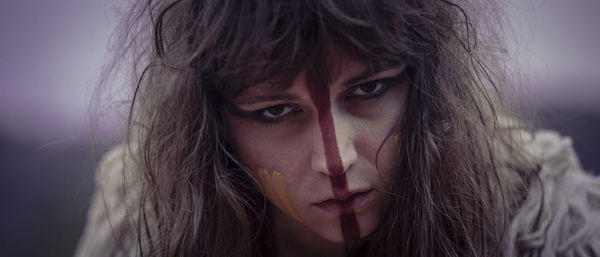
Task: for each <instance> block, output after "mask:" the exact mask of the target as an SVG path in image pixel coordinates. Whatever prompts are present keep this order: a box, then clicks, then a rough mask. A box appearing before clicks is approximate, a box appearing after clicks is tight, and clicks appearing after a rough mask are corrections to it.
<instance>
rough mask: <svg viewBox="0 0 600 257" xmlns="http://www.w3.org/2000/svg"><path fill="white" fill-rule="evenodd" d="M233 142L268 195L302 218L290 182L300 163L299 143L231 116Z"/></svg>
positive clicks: (295, 177) (296, 216)
mask: <svg viewBox="0 0 600 257" xmlns="http://www.w3.org/2000/svg"><path fill="white" fill-rule="evenodd" d="M228 122H229V124H230V125H229V131H228V132H229V133H230V135H231V144H232V146H233V148H234V149H235V151H236V152H237V154H238V155H239V157H240V158H241V161H242V162H243V163H244V164H245V165H246V166H247V167H248V168H249V169H251V171H252V173H253V174H254V176H255V177H256V178H257V180H258V182H259V183H260V187H261V188H262V190H263V193H264V195H265V197H267V198H268V199H269V201H270V202H271V203H273V204H274V205H275V206H277V207H278V208H279V209H281V211H282V212H284V213H285V214H287V215H288V216H290V217H292V218H294V219H296V220H297V221H299V222H302V219H301V218H300V215H298V212H297V211H296V209H295V208H294V204H293V201H292V198H291V197H290V189H292V188H290V182H291V183H292V184H293V183H295V182H294V181H296V180H298V179H299V178H298V177H297V176H294V174H296V173H294V172H293V171H294V170H295V168H294V167H297V162H296V159H297V158H293V157H298V153H297V151H299V150H298V147H293V146H294V145H297V144H294V143H293V142H287V141H285V140H278V138H279V137H278V135H277V134H274V133H272V131H268V130H266V129H264V128H259V127H258V126H256V125H255V124H254V122H251V121H245V120H241V119H238V118H230V119H228Z"/></svg>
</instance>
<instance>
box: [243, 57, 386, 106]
mask: <svg viewBox="0 0 600 257" xmlns="http://www.w3.org/2000/svg"><path fill="white" fill-rule="evenodd" d="M327 59H329V60H321V61H318V62H315V63H313V64H312V65H308V66H307V67H304V69H302V70H301V71H299V72H298V73H297V74H294V75H295V76H293V78H291V79H285V78H286V77H287V76H289V75H281V76H277V77H274V78H272V79H269V80H267V81H264V82H261V83H257V84H254V85H249V86H247V87H245V88H244V89H242V90H241V92H240V93H239V94H237V95H236V96H234V97H232V98H233V99H234V100H235V101H236V102H246V101H245V100H247V99H249V98H255V97H256V96H264V97H265V98H268V97H269V95H272V94H281V93H284V92H286V91H288V90H289V89H290V88H291V87H292V86H293V85H299V84H302V85H304V84H305V83H306V76H307V74H309V73H313V74H310V75H311V76H313V77H314V76H317V77H318V79H319V80H320V82H321V83H320V84H323V85H327V86H328V87H341V86H343V85H346V84H353V83H356V82H359V81H361V80H363V79H366V78H368V77H369V76H370V75H372V74H374V73H377V72H378V71H380V70H382V69H385V68H390V67H393V66H394V64H392V63H388V62H365V61H360V60H358V59H357V58H352V57H350V56H348V55H338V56H336V58H331V56H330V57H329V58H327ZM331 59H335V60H331ZM324 89H325V88H322V90H324ZM263 100H264V99H263ZM266 100H268V99H266Z"/></svg>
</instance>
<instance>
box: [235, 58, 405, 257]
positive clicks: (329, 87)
mask: <svg viewBox="0 0 600 257" xmlns="http://www.w3.org/2000/svg"><path fill="white" fill-rule="evenodd" d="M404 68H405V67H404V65H399V66H391V67H387V68H384V69H382V70H378V71H375V72H374V73H369V74H368V76H364V77H361V79H359V80H356V78H357V77H359V76H360V75H364V74H365V71H366V67H365V65H364V64H362V63H361V62H359V61H356V60H353V59H352V58H348V57H344V58H342V60H341V61H340V62H339V65H338V66H337V69H331V74H333V76H330V78H329V79H328V80H326V82H325V81H318V80H317V79H315V78H314V77H315V76H314V74H311V71H310V70H309V71H306V70H305V71H303V72H301V73H300V74H299V75H298V76H297V77H296V79H295V80H294V82H293V84H292V85H291V86H290V87H288V88H286V89H283V90H280V91H277V90H273V87H272V86H271V85H270V84H268V83H262V84H259V85H256V86H253V87H250V88H248V89H247V90H245V91H244V92H243V93H242V94H241V95H240V96H237V97H236V98H235V99H231V100H230V101H231V103H233V106H234V107H235V108H236V109H237V110H236V111H235V112H229V113H226V114H225V120H226V124H227V127H228V130H229V133H230V135H231V141H232V142H231V143H232V145H233V147H234V149H235V150H236V151H237V153H238V154H239V156H240V157H241V159H242V161H243V162H244V164H246V165H247V166H248V167H249V168H250V169H251V170H252V171H253V172H254V173H255V175H256V177H258V178H259V182H260V183H261V185H262V187H263V189H264V192H265V194H266V196H267V198H268V199H269V200H270V201H271V203H273V204H274V205H275V206H277V207H278V208H272V209H273V213H272V217H273V218H274V223H275V229H276V230H277V231H276V232H278V233H277V234H278V235H281V236H280V237H278V238H277V242H276V243H277V245H279V247H281V248H284V249H294V248H295V249H299V250H301V251H300V252H301V253H311V254H315V253H317V252H318V253H322V254H327V255H329V256H336V255H343V254H342V253H343V244H340V243H342V242H346V241H349V240H356V239H359V238H362V237H365V236H367V235H369V234H371V233H372V232H373V231H374V230H375V229H376V228H377V226H378V224H379V220H380V215H381V211H382V203H383V201H384V200H385V197H386V194H385V193H384V192H386V189H387V186H386V181H389V178H390V176H391V170H392V166H393V164H394V155H395V151H396V149H397V143H395V142H394V141H396V140H395V137H396V135H392V136H391V137H389V138H388V140H386V137H387V136H388V134H389V133H390V132H391V131H392V128H393V127H394V126H395V125H396V124H397V123H398V121H399V120H401V118H402V114H403V110H404V108H405V105H404V103H405V100H406V95H407V92H408V84H407V83H406V82H405V80H402V79H401V78H403V76H402V74H404V73H403V71H404V70H405V69H404ZM399 78H400V79H399ZM319 83H321V84H322V85H319V86H317V85H316V84H319ZM323 96H326V98H327V99H326V100H328V101H323ZM319 99H321V100H319ZM324 103H326V104H324ZM382 144H383V145H382ZM380 147H381V150H380V152H379V155H378V156H377V161H376V155H377V151H378V150H379V149H380ZM275 177H277V179H274V178H275ZM340 177H343V181H342V182H340ZM285 191H287V192H285ZM357 195H358V197H354V198H350V199H349V200H346V201H345V202H342V201H341V200H344V199H347V198H348V197H349V196H357ZM328 200H331V201H329V202H336V203H343V204H342V206H343V207H342V208H341V210H338V209H335V208H333V209H332V207H331V206H335V204H333V205H332V204H324V203H326V202H327V201H328ZM327 206H328V207H327ZM344 213H346V214H348V213H350V215H351V216H352V217H350V218H351V219H354V221H350V222H349V223H348V221H347V220H346V221H344V219H345V218H344V217H343V216H344V215H342V214H344ZM347 218H348V217H346V219H347ZM348 231H350V232H348ZM290 247H291V248H290ZM288 252H293V251H288Z"/></svg>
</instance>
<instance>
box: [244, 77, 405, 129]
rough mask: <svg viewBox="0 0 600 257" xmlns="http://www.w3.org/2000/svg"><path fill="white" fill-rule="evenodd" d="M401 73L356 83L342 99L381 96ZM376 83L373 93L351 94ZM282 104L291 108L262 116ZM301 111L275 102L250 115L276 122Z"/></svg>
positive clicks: (366, 98)
mask: <svg viewBox="0 0 600 257" xmlns="http://www.w3.org/2000/svg"><path fill="white" fill-rule="evenodd" d="M401 75H402V74H399V75H398V76H395V77H391V78H383V79H378V80H373V81H368V82H365V83H362V84H360V85H356V86H353V87H352V88H350V89H349V90H348V95H346V96H345V97H344V99H346V100H353V99H360V100H369V99H374V98H378V97H381V96H383V95H385V93H386V92H387V91H388V90H389V89H390V88H392V87H394V86H396V85H397V84H399V82H400V81H399V78H400V77H401ZM378 84H381V85H382V88H381V89H379V90H377V91H375V92H374V93H367V94H366V95H352V92H354V91H356V90H357V89H359V88H360V87H364V86H368V85H375V86H377V85H378ZM281 106H283V107H284V108H285V107H290V108H292V110H291V111H290V112H289V113H287V114H285V115H283V116H280V117H276V118H268V117H265V116H264V113H265V112H266V111H267V110H269V109H271V108H274V107H281ZM300 111H302V110H301V109H300V108H298V107H296V106H294V105H292V104H277V105H273V106H269V107H266V108H262V109H259V110H256V111H252V116H254V118H255V119H256V120H258V121H260V122H262V123H265V124H277V123H280V122H282V121H283V120H285V119H287V118H288V117H290V116H292V115H293V114H296V113H298V112H300Z"/></svg>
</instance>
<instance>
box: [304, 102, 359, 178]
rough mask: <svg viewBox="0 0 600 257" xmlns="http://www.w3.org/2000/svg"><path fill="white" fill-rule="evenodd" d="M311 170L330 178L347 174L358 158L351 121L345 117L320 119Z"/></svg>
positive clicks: (334, 116)
mask: <svg viewBox="0 0 600 257" xmlns="http://www.w3.org/2000/svg"><path fill="white" fill-rule="evenodd" d="M315 127H316V129H314V131H315V136H313V138H314V144H313V145H314V147H313V153H312V156H311V168H312V170H313V171H315V172H320V173H323V174H326V175H328V176H335V175H340V174H343V173H345V172H346V171H347V170H348V169H349V168H350V167H351V166H352V164H354V163H355V162H356V160H357V158H358V153H357V151H356V148H355V145H354V139H353V138H354V136H353V131H352V128H351V125H350V124H349V121H347V120H346V119H344V117H343V115H334V114H333V113H332V115H331V116H330V118H329V119H324V118H323V117H319V122H318V125H317V126H315Z"/></svg>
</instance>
